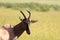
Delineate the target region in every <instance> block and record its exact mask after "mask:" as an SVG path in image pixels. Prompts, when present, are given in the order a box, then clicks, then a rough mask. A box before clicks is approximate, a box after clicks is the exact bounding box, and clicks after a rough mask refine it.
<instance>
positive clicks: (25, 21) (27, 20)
mask: <svg viewBox="0 0 60 40" xmlns="http://www.w3.org/2000/svg"><path fill="white" fill-rule="evenodd" d="M20 12H21V13H22V15H23V16H24V19H20V20H21V21H22V22H23V23H24V24H25V26H26V28H25V29H26V32H27V34H30V29H29V25H30V23H35V22H36V21H34V20H31V21H30V16H31V13H30V12H29V11H28V10H27V12H28V13H29V17H28V18H26V16H25V15H24V13H23V12H22V11H20Z"/></svg>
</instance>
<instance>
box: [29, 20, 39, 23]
mask: <svg viewBox="0 0 60 40" xmlns="http://www.w3.org/2000/svg"><path fill="white" fill-rule="evenodd" d="M37 21H38V20H31V21H30V22H31V23H35V22H37Z"/></svg>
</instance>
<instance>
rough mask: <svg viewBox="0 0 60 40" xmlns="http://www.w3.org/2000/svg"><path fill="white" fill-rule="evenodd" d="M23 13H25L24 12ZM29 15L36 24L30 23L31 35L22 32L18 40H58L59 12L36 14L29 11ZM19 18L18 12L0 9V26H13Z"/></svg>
mask: <svg viewBox="0 0 60 40" xmlns="http://www.w3.org/2000/svg"><path fill="white" fill-rule="evenodd" d="M23 11H24V12H25V13H27V12H26V11H25V10H23ZM31 13H32V16H31V19H33V20H38V22H36V23H34V24H33V23H31V25H30V29H31V35H27V34H26V32H24V33H23V34H22V35H21V36H20V38H19V39H18V40H60V12H59V11H58V12H56V11H49V12H37V11H32V10H31ZM26 15H28V14H26ZM19 16H21V17H22V15H21V14H20V12H19V10H12V9H6V8H0V25H1V26H2V25H3V24H6V23H9V24H11V25H15V24H17V23H19V19H18V17H19ZM22 18H23V17H22Z"/></svg>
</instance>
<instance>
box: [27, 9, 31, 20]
mask: <svg viewBox="0 0 60 40" xmlns="http://www.w3.org/2000/svg"><path fill="white" fill-rule="evenodd" d="M27 12H28V13H29V17H28V19H30V16H31V13H30V11H28V10H27Z"/></svg>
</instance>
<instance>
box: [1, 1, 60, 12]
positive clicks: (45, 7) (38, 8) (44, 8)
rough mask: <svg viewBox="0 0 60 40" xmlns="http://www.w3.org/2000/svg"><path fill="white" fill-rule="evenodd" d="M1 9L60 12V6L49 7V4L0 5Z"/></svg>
mask: <svg viewBox="0 0 60 40" xmlns="http://www.w3.org/2000/svg"><path fill="white" fill-rule="evenodd" d="M0 7H5V8H12V9H16V10H20V9H23V10H24V9H26V10H27V9H29V10H35V11H43V12H46V11H50V10H55V11H60V5H48V4H39V3H32V2H31V3H0Z"/></svg>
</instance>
